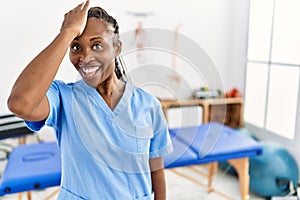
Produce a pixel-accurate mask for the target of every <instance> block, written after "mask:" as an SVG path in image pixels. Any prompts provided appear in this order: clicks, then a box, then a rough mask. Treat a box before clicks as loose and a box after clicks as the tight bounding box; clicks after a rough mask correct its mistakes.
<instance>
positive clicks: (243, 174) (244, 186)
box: [228, 157, 250, 200]
mask: <svg viewBox="0 0 300 200" xmlns="http://www.w3.org/2000/svg"><path fill="white" fill-rule="evenodd" d="M228 162H229V163H230V164H231V165H232V166H233V167H234V168H235V170H236V172H237V174H238V177H239V183H240V191H241V195H242V199H243V200H248V199H249V198H250V196H249V184H250V176H249V159H248V157H247V158H238V159H233V160H228Z"/></svg>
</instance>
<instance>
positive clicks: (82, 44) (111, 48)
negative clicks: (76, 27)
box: [70, 18, 121, 88]
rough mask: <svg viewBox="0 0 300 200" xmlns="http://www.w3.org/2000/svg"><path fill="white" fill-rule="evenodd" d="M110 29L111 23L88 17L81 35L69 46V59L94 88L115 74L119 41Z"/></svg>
mask: <svg viewBox="0 0 300 200" xmlns="http://www.w3.org/2000/svg"><path fill="white" fill-rule="evenodd" d="M112 30H113V27H112V25H111V24H109V23H107V22H105V21H103V20H102V19H97V18H89V19H88V21H87V25H86V27H85V30H84V32H83V33H82V35H80V36H79V37H77V38H75V39H74V40H73V42H72V44H71V46H70V61H71V62H72V64H73V65H74V66H75V68H76V69H77V70H78V72H79V73H80V75H81V76H82V78H83V80H84V81H85V82H86V83H87V84H88V85H90V86H92V87H94V88H97V86H99V85H101V84H103V83H105V82H107V81H109V80H111V79H112V78H114V76H115V72H114V69H115V57H116V56H117V55H118V54H119V53H120V49H121V43H120V41H119V40H118V39H117V38H116V37H117V36H116V35H115V34H114V33H113V32H112Z"/></svg>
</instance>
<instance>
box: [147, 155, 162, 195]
mask: <svg viewBox="0 0 300 200" xmlns="http://www.w3.org/2000/svg"><path fill="white" fill-rule="evenodd" d="M149 162H150V169H151V180H152V190H153V192H154V195H155V197H154V199H155V200H166V182H165V174H164V162H163V158H162V157H158V158H152V159H150V161H149Z"/></svg>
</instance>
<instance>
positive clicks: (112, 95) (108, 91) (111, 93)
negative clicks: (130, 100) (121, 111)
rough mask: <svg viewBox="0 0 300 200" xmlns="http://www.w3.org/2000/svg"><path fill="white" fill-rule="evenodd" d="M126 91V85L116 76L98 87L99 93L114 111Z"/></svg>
mask: <svg viewBox="0 0 300 200" xmlns="http://www.w3.org/2000/svg"><path fill="white" fill-rule="evenodd" d="M124 89H125V83H124V82H122V81H120V80H119V79H118V78H117V76H115V75H114V76H113V77H112V78H111V79H108V80H107V81H105V82H103V83H101V84H100V85H98V87H97V91H98V92H99V93H100V95H101V96H102V98H103V99H104V101H105V102H106V104H107V105H108V106H109V107H110V108H111V109H112V110H113V109H114V108H115V107H116V105H117V103H118V102H119V100H120V98H121V97H122V94H123V92H124Z"/></svg>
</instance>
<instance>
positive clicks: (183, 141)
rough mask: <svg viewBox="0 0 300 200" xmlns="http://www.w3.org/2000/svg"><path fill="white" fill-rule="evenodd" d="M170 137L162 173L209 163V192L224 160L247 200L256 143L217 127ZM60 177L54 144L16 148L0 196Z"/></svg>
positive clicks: (50, 183)
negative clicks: (171, 147) (232, 169)
mask: <svg viewBox="0 0 300 200" xmlns="http://www.w3.org/2000/svg"><path fill="white" fill-rule="evenodd" d="M170 136H171V138H172V143H173V147H174V151H173V153H171V154H169V155H167V156H166V157H165V158H164V164H165V168H166V169H170V170H172V169H175V168H177V167H190V166H194V165H198V164H205V163H209V165H208V166H209V176H208V178H209V180H208V189H209V191H212V190H213V189H212V187H211V183H212V177H213V175H214V174H215V173H216V170H217V162H220V161H225V160H227V161H228V162H229V163H230V164H231V165H232V166H233V167H234V168H235V169H236V170H237V173H238V176H239V181H240V190H241V195H242V198H243V199H248V198H249V174H248V168H249V161H248V157H250V156H255V155H260V154H261V153H262V147H261V146H260V145H259V143H257V142H256V141H254V140H253V139H251V138H249V137H247V136H244V135H241V134H238V133H237V132H236V131H235V130H234V129H232V128H229V127H226V126H224V125H222V124H219V123H208V124H204V125H201V126H197V127H185V128H177V129H170ZM171 168H172V169H171ZM177 174H179V173H177ZM181 175H182V176H184V174H181ZM60 176H61V160H60V155H59V152H58V149H57V144H56V143H55V142H47V143H35V144H26V145H20V146H18V147H15V148H14V149H13V151H12V152H11V154H10V155H9V158H8V164H7V166H6V168H5V171H4V173H3V176H2V177H1V179H0V196H3V195H6V194H12V193H17V192H24V191H30V190H35V189H43V188H47V187H52V186H59V185H60Z"/></svg>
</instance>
